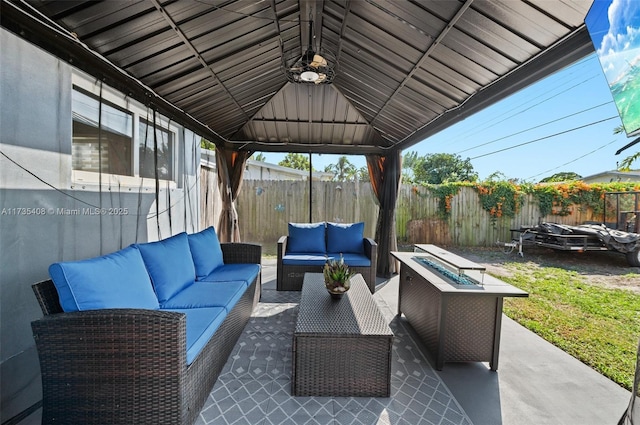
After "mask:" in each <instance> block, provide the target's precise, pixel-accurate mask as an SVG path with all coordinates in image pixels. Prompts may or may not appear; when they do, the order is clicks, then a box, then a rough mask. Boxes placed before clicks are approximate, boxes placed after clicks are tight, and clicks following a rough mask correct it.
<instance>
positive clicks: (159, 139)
mask: <svg viewBox="0 0 640 425" xmlns="http://www.w3.org/2000/svg"><path fill="white" fill-rule="evenodd" d="M153 127H154V126H153V123H149V122H147V121H146V120H142V119H141V120H140V131H139V134H140V144H139V146H140V155H139V156H140V177H144V178H151V179H155V178H156V170H157V172H158V175H157V178H159V179H161V180H173V160H174V159H173V158H174V156H173V152H174V149H173V145H174V143H173V140H174V133H173V132H171V131H169V130H167V129H166V128H162V127H161V126H159V125H158V124H156V126H155V128H156V131H155V136H154V132H153Z"/></svg>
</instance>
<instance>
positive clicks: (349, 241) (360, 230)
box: [327, 222, 364, 254]
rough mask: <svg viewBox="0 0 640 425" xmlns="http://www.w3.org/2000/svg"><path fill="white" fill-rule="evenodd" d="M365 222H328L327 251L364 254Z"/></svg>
mask: <svg viewBox="0 0 640 425" xmlns="http://www.w3.org/2000/svg"><path fill="white" fill-rule="evenodd" d="M363 239H364V222H360V223H350V224H342V223H327V251H328V252H343V253H353V254H362V253H364V245H363Z"/></svg>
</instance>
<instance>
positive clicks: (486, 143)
mask: <svg viewBox="0 0 640 425" xmlns="http://www.w3.org/2000/svg"><path fill="white" fill-rule="evenodd" d="M610 103H613V100H611V101H609V102H605V103H601V104H600V105H596V106H592V107H591V108H587V109H583V110H582V111H578V112H575V113H573V114H569V115H565V116H564V117H560V118H557V119H555V120H551V121H547V122H545V123H542V124H539V125H536V126H534V127H529V128H527V129H524V130H521V131H518V132H516V133H512V134H508V135H506V136H503V137H500V138H498V139H494V140H491V141H488V142H485V143H482V144H480V145H477V146H472V147H470V148H467V149H464V150H461V151H460V152H458V154H461V153H463V152H467V151H470V150H473V149H476V148H480V147H482V146H486V145H490V144H492V143H495V142H499V141H500V140H504V139H508V138H509V137H512V136H517V135H518V134H522V133H526V132H527V131H529V130H535V129H536V128H540V127H544V126H545V125H548V124H553V123H554V122H558V121H562V120H564V119H566V118H570V117H573V116H576V115H578V114H582V113H584V112H588V111H591V110H592V109H596V108H599V107H601V106H604V105H608V104H610Z"/></svg>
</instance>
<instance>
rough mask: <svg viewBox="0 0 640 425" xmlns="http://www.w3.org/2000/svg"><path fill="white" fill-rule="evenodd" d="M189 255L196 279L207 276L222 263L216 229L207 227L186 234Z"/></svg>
mask: <svg viewBox="0 0 640 425" xmlns="http://www.w3.org/2000/svg"><path fill="white" fill-rule="evenodd" d="M188 239H189V248H191V257H192V258H193V265H194V266H195V269H196V279H198V280H199V279H202V278H203V277H206V276H209V275H210V274H211V272H212V271H214V270H215V269H217V268H218V267H220V266H223V265H224V260H223V258H222V248H220V241H219V240H218V235H216V230H215V229H214V228H213V226H212V227H209V228H207V229H205V230H203V231H201V232H198V233H192V234H190V235H189V236H188Z"/></svg>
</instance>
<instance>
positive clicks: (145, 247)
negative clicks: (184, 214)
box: [136, 232, 196, 304]
mask: <svg viewBox="0 0 640 425" xmlns="http://www.w3.org/2000/svg"><path fill="white" fill-rule="evenodd" d="M136 246H137V247H138V249H140V253H141V254H142V259H143V260H144V264H145V265H146V266H147V270H148V271H149V276H151V282H153V287H154V288H155V290H156V295H157V296H158V301H160V304H162V303H164V302H166V301H167V300H168V299H170V298H171V297H173V296H174V295H175V294H177V293H178V292H180V291H181V290H182V289H184V288H186V287H187V286H189V285H191V284H192V283H193V282H194V281H195V278H196V270H195V267H194V265H193V260H192V259H191V250H190V249H189V241H188V239H187V234H186V233H185V232H182V233H178V234H177V235H174V236H171V237H170V238H167V239H163V240H161V241H157V242H149V243H143V244H138V245H136Z"/></svg>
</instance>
